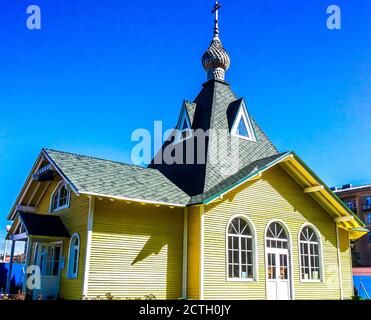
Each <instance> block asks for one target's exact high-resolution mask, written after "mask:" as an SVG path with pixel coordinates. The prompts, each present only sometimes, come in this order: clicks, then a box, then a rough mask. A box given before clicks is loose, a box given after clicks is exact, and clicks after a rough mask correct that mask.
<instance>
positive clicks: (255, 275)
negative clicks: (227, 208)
mask: <svg viewBox="0 0 371 320" xmlns="http://www.w3.org/2000/svg"><path fill="white" fill-rule="evenodd" d="M236 218H242V219H244V220H245V221H246V223H247V224H248V226H249V227H250V230H251V233H252V236H251V239H252V251H253V252H252V258H253V268H252V269H253V277H252V278H230V277H229V246H228V244H229V242H228V241H229V233H228V229H229V226H230V224H231V223H232V221H233V220H234V219H236ZM231 236H238V235H231ZM225 249H226V250H225V251H226V259H225V260H226V281H228V282H258V280H259V279H258V265H257V263H258V249H257V239H256V230H255V226H254V224H253V222H252V221H251V219H249V218H248V217H247V216H246V215H243V214H237V215H234V216H233V217H231V218H230V219H229V221H228V223H227V226H226V228H225ZM240 261H241V253H240Z"/></svg>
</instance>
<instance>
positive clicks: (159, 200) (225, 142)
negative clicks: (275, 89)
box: [7, 6, 368, 300]
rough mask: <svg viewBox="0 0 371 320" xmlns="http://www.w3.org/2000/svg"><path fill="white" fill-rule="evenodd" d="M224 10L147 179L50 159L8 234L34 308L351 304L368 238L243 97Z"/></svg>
mask: <svg viewBox="0 0 371 320" xmlns="http://www.w3.org/2000/svg"><path fill="white" fill-rule="evenodd" d="M215 9H216V10H215V13H216V19H215V28H214V36H213V39H212V42H211V44H210V46H209V48H208V49H207V51H206V52H205V54H204V55H203V57H202V64H203V67H204V69H205V70H206V72H207V82H206V83H204V84H203V85H202V89H201V91H200V93H199V94H198V96H197V97H196V98H195V99H194V101H193V102H188V101H185V102H184V103H183V106H182V108H181V112H180V116H179V120H178V123H177V126H176V129H175V130H174V135H173V139H170V140H169V141H167V142H165V144H164V146H163V147H162V148H161V150H160V151H159V152H158V153H157V155H156V156H155V157H154V159H153V161H152V163H151V164H150V165H149V166H148V167H139V166H133V165H130V164H125V163H120V162H115V161H110V160H103V159H98V158H94V157H89V156H82V155H78V154H71V153H67V152H61V151H55V150H50V149H43V150H42V151H41V153H40V155H39V157H38V158H37V160H36V162H35V165H34V167H33V168H32V169H31V172H30V174H29V176H28V177H27V180H26V182H25V184H24V186H23V187H22V190H21V192H20V193H19V195H18V197H17V199H16V200H15V203H14V205H13V207H12V209H11V211H10V213H9V216H8V219H9V220H12V221H13V224H12V228H11V230H10V231H9V233H8V235H7V238H8V239H9V240H12V253H13V254H14V245H15V243H16V242H17V241H24V242H25V243H26V246H25V247H26V249H25V252H26V260H27V261H26V263H27V266H36V268H34V269H35V270H36V271H34V272H36V273H37V272H39V275H40V277H39V280H40V281H39V283H38V281H34V285H33V286H32V285H27V283H26V281H24V291H25V292H27V294H29V295H31V296H32V297H33V298H34V299H38V298H42V299H57V298H61V299H82V298H87V299H93V298H95V297H97V296H105V295H106V294H108V293H110V294H111V295H112V296H114V297H117V298H144V297H146V296H154V297H156V299H180V298H183V299H193V300H203V299H216V300H218V299H223V300H224V299H243V300H248V299H271V300H273V299H277V300H289V299H350V298H351V297H352V295H353V284H352V272H351V268H352V266H351V257H350V240H352V239H357V238H359V237H361V236H363V235H364V234H366V233H367V232H368V230H367V229H365V225H364V224H363V223H362V222H361V221H360V220H359V219H358V218H357V217H356V216H355V215H354V214H353V212H352V211H350V210H349V209H348V208H347V207H346V206H345V205H344V204H343V203H342V201H340V200H339V198H338V197H337V196H336V195H334V194H333V193H332V192H331V191H330V189H329V188H328V187H327V186H326V185H325V184H324V183H323V181H321V179H320V178H319V177H318V176H317V175H316V174H315V173H314V172H313V171H312V170H311V169H310V168H309V167H308V166H307V165H306V164H305V163H304V162H303V160H302V159H300V158H299V157H298V156H297V155H296V154H295V153H294V152H283V153H281V152H279V151H278V150H277V148H276V147H275V146H274V144H273V143H272V142H271V141H270V139H269V138H268V137H267V136H266V134H265V133H264V131H263V130H262V128H261V127H260V126H259V125H258V123H257V122H256V121H255V119H254V118H253V117H252V116H251V114H250V113H249V111H248V109H247V108H246V103H245V101H244V99H242V98H239V97H238V96H236V95H235V94H234V93H233V92H232V90H231V87H230V84H229V83H228V82H226V81H225V73H226V71H227V70H228V68H229V66H230V57H229V55H228V53H227V52H226V50H225V49H224V48H223V46H222V43H221V40H220V38H219V27H218V9H219V6H216V8H215ZM197 132H201V133H205V132H206V133H207V135H206V137H205V136H204V137H201V135H199V134H197ZM200 146H201V147H200ZM168 148H172V152H173V153H175V154H176V155H180V156H179V157H178V160H180V161H175V162H174V163H168V162H166V161H165V160H166V159H165V158H166V157H167V156H168V154H167V151H166V150H168ZM192 157H193V161H187V160H189V158H192ZM36 273H34V274H36ZM31 275H32V274H31V273H30V275H29V276H31ZM9 288H10V279H8V290H9Z"/></svg>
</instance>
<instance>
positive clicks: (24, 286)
mask: <svg viewBox="0 0 371 320" xmlns="http://www.w3.org/2000/svg"><path fill="white" fill-rule="evenodd" d="M31 250H32V241H31V239H30V238H28V239H27V242H26V244H25V253H26V261H25V265H24V275H23V283H22V293H24V294H26V293H27V276H28V274H27V268H28V267H29V265H30V261H31Z"/></svg>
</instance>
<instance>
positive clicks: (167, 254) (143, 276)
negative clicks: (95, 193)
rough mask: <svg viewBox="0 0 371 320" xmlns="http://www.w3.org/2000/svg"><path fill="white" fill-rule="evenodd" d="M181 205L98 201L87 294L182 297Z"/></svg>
mask: <svg viewBox="0 0 371 320" xmlns="http://www.w3.org/2000/svg"><path fill="white" fill-rule="evenodd" d="M182 252H183V209H179V208H174V209H170V208H168V207H156V206H154V205H146V206H141V205H140V204H126V203H125V202H123V201H115V202H110V201H108V200H102V201H96V204H95V213H94V223H93V234H92V243H91V260H90V272H89V280H88V283H89V289H88V297H89V298H93V297H96V296H104V295H105V294H107V293H111V294H112V295H113V296H116V297H120V298H144V297H145V296H146V295H151V294H153V295H155V296H156V298H157V299H178V298H180V297H181V295H182V292H181V291H182V290H181V284H182V261H183V257H182V255H183V254H182Z"/></svg>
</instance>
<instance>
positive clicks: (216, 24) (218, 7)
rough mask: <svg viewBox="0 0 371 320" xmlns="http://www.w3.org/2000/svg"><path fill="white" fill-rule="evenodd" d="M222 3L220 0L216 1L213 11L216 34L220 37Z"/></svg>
mask: <svg viewBox="0 0 371 320" xmlns="http://www.w3.org/2000/svg"><path fill="white" fill-rule="evenodd" d="M221 7H222V6H221V4H220V3H218V1H216V2H215V6H214V8H213V11H211V13H215V28H214V36H215V37H218V35H219V9H220V8H221Z"/></svg>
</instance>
